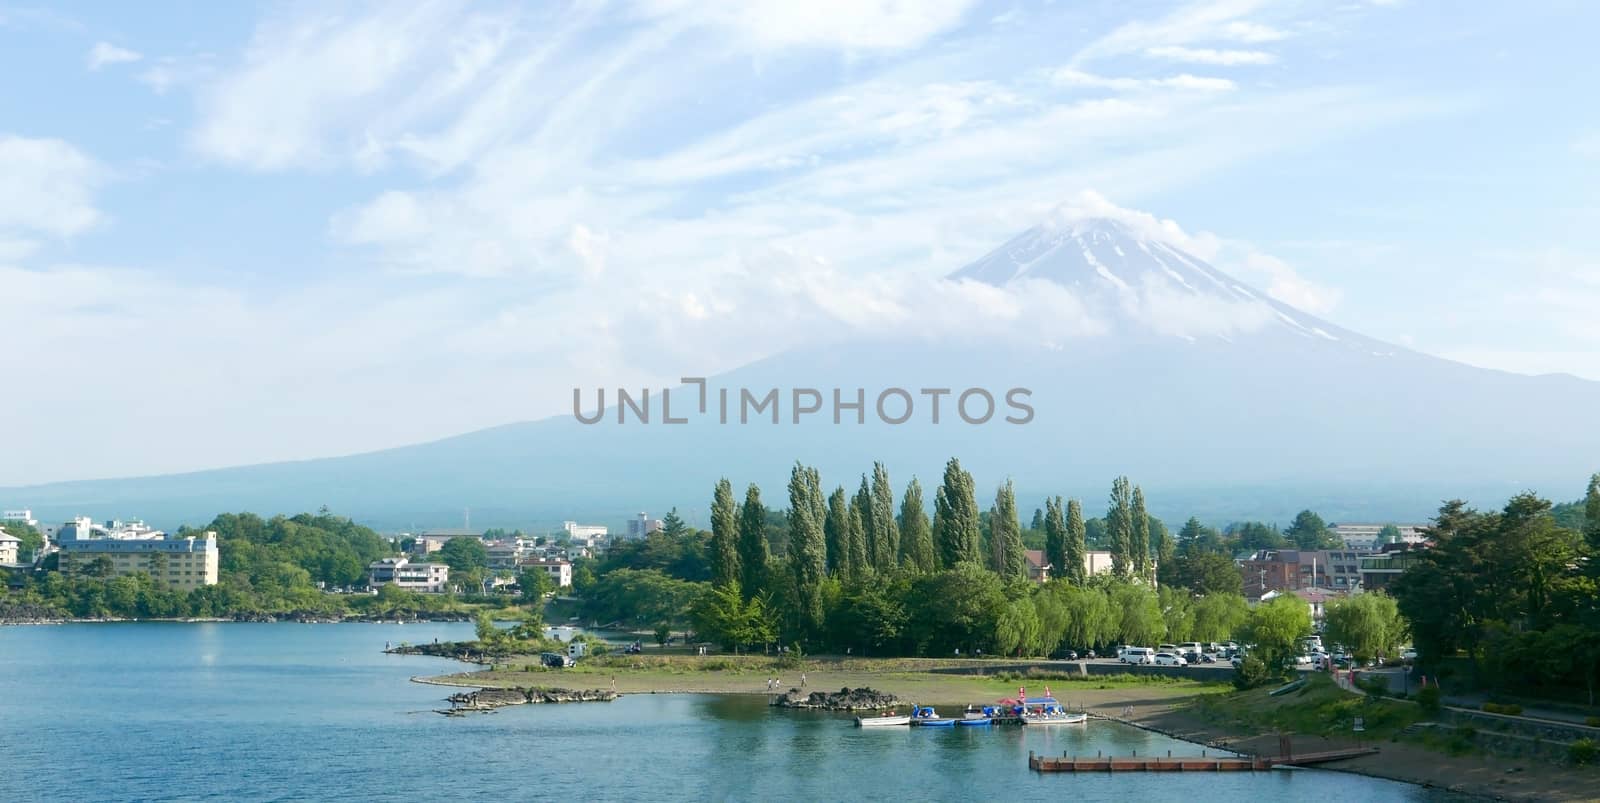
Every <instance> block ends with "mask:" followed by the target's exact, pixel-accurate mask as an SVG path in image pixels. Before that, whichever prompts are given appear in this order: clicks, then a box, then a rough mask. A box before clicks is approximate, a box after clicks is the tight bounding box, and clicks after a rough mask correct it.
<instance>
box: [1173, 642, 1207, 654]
mask: <svg viewBox="0 0 1600 803" xmlns="http://www.w3.org/2000/svg"><path fill="white" fill-rule="evenodd" d="M1191 652H1194V653H1201V652H1207V650H1206V645H1204V644H1201V643H1200V642H1198V641H1185V642H1184V643H1182V644H1179V645H1178V654H1179V655H1187V654H1189V653H1191Z"/></svg>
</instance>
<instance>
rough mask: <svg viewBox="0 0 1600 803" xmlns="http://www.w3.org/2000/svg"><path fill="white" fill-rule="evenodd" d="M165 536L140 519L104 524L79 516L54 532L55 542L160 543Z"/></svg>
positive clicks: (114, 520)
mask: <svg viewBox="0 0 1600 803" xmlns="http://www.w3.org/2000/svg"><path fill="white" fill-rule="evenodd" d="M166 537H167V534H166V533H164V532H162V531H160V530H157V529H154V528H152V527H150V526H148V525H146V524H145V523H144V522H143V521H142V520H140V519H133V520H131V521H119V520H117V519H112V520H110V521H107V522H106V523H104V524H100V523H97V522H95V520H94V519H91V518H89V517H88V516H79V517H77V518H75V519H73V520H72V521H69V522H67V523H66V524H63V525H61V527H60V528H59V529H57V530H56V536H55V540H56V541H62V542H65V541H90V540H102V539H104V540H109V541H160V540H161V539H163V538H166Z"/></svg>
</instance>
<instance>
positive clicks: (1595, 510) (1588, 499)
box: [1583, 472, 1600, 570]
mask: <svg viewBox="0 0 1600 803" xmlns="http://www.w3.org/2000/svg"><path fill="white" fill-rule="evenodd" d="M1583 522H1584V523H1583V536H1584V538H1585V539H1586V540H1587V541H1588V542H1589V554H1590V555H1591V556H1600V472H1597V473H1595V474H1594V475H1593V476H1591V477H1589V489H1588V491H1587V492H1586V493H1585V494H1584V496H1583ZM1590 563H1591V564H1593V565H1594V568H1595V569H1596V570H1600V559H1597V558H1591V560H1590Z"/></svg>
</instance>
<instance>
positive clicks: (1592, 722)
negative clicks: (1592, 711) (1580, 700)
mask: <svg viewBox="0 0 1600 803" xmlns="http://www.w3.org/2000/svg"><path fill="white" fill-rule="evenodd" d="M1583 724H1585V725H1588V726H1589V727H1591V728H1600V717H1584V718H1583Z"/></svg>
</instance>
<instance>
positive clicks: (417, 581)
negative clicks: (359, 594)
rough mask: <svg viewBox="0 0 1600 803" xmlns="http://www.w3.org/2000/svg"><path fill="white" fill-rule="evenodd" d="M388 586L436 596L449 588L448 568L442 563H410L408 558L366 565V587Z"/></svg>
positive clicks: (386, 559)
mask: <svg viewBox="0 0 1600 803" xmlns="http://www.w3.org/2000/svg"><path fill="white" fill-rule="evenodd" d="M390 584H393V585H397V586H399V587H401V588H404V589H409V590H411V591H423V592H427V593H430V594H436V593H439V592H441V591H444V590H445V589H446V588H448V587H449V584H450V567H449V566H447V565H445V564H443V563H412V562H411V561H410V559H408V558H384V559H382V560H375V561H373V562H372V563H369V564H367V585H369V586H373V587H377V586H382V585H390Z"/></svg>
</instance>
